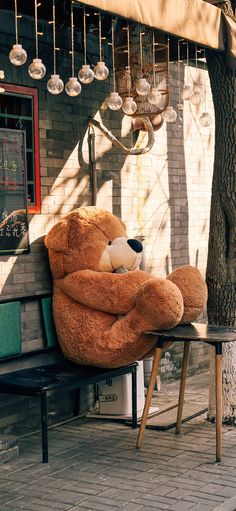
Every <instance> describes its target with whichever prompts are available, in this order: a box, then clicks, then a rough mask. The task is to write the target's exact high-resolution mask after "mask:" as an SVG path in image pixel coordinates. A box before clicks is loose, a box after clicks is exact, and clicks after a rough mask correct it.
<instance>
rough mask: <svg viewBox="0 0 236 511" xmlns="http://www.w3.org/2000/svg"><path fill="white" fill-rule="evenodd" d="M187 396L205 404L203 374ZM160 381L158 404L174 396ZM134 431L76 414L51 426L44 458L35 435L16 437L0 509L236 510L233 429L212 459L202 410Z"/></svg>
mask: <svg viewBox="0 0 236 511" xmlns="http://www.w3.org/2000/svg"><path fill="white" fill-rule="evenodd" d="M190 382H191V386H190V388H191V391H189V392H188V394H187V402H188V400H190V398H192V399H193V396H194V395H195V397H196V394H197V396H198V399H199V402H200V403H201V406H202V405H204V404H206V403H205V401H206V396H207V388H206V386H204V385H203V384H204V382H203V378H202V376H200V377H194V378H191V379H190ZM175 394H176V384H170V385H166V386H162V389H161V393H159V398H158V404H160V403H162V402H164V401H165V403H166V402H167V401H169V402H170V401H173V400H174V399H175ZM136 437H137V431H136V430H135V431H134V430H132V429H131V428H130V427H128V426H126V425H124V424H119V423H115V422H111V421H104V420H99V419H79V420H78V419H77V420H76V421H73V422H70V423H67V424H64V425H60V426H57V427H55V428H53V429H50V431H49V460H50V462H49V464H42V463H41V438H40V434H36V433H35V434H34V435H31V436H28V437H26V438H24V439H22V440H21V453H20V457H19V458H18V459H17V460H15V461H11V462H9V463H6V464H4V465H1V466H0V511H18V510H20V509H23V510H24V511H62V510H63V511H64V510H67V511H77V510H80V511H88V510H94V511H95V510H98V511H99V510H100V511H113V510H114V511H116V510H117V511H118V510H123V511H141V510H145V511H154V510H157V511H165V510H169V511H185V510H191V511H213V510H214V511H236V431H235V428H231V427H224V428H223V446H224V456H223V461H222V462H221V463H218V464H216V463H215V428H214V425H213V424H208V423H206V421H205V415H201V416H199V417H197V418H196V419H194V420H192V421H191V422H186V423H185V424H183V426H182V434H181V435H180V436H175V434H174V430H173V429H170V430H168V431H153V430H150V429H148V430H146V432H145V439H144V445H143V447H142V449H141V450H137V449H136V448H135V441H136Z"/></svg>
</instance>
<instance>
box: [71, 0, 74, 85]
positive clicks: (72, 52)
mask: <svg viewBox="0 0 236 511" xmlns="http://www.w3.org/2000/svg"><path fill="white" fill-rule="evenodd" d="M73 3H74V2H71V76H72V77H73V78H74V76H75V62H74V55H75V48H74V9H73Z"/></svg>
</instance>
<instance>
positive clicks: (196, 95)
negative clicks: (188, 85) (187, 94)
mask: <svg viewBox="0 0 236 511" xmlns="http://www.w3.org/2000/svg"><path fill="white" fill-rule="evenodd" d="M190 101H191V103H192V104H193V105H196V106H198V105H200V104H201V103H202V101H203V95H202V92H200V91H199V90H194V92H193V94H192V96H191V98H190Z"/></svg>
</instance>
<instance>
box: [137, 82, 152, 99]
mask: <svg viewBox="0 0 236 511" xmlns="http://www.w3.org/2000/svg"><path fill="white" fill-rule="evenodd" d="M135 88H136V91H137V93H138V95H139V96H147V95H148V94H149V92H150V88H151V87H150V84H149V83H148V81H147V80H146V78H139V79H138V80H137V81H136V83H135Z"/></svg>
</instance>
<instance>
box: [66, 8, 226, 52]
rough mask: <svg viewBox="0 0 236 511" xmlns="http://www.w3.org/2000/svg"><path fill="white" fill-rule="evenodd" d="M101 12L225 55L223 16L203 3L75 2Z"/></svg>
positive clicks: (219, 10)
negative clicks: (223, 52) (222, 52)
mask: <svg viewBox="0 0 236 511" xmlns="http://www.w3.org/2000/svg"><path fill="white" fill-rule="evenodd" d="M76 1H79V2H80V3H81V4H86V5H88V6H90V7H94V8H96V9H98V10H102V11H106V12H109V13H112V14H114V15H116V16H119V17H123V18H126V19H129V20H132V21H135V22H137V23H142V24H144V25H147V26H150V27H152V28H155V29H158V30H162V31H163V32H167V33H169V34H172V35H174V36H177V37H180V38H184V39H186V40H187V41H192V42H194V43H197V44H199V45H203V46H207V47H209V48H212V49H215V50H220V51H224V50H225V49H226V48H225V25H224V16H223V13H222V11H221V9H219V8H218V7H216V6H215V5H211V4H210V3H206V2H204V1H203V0H120V1H119V0H76Z"/></svg>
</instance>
